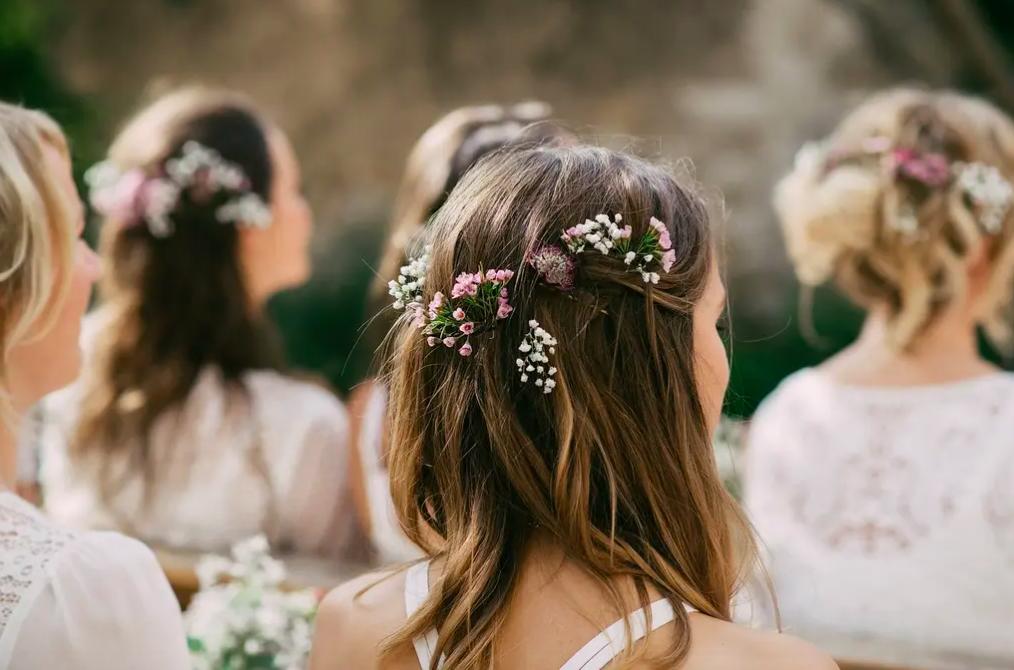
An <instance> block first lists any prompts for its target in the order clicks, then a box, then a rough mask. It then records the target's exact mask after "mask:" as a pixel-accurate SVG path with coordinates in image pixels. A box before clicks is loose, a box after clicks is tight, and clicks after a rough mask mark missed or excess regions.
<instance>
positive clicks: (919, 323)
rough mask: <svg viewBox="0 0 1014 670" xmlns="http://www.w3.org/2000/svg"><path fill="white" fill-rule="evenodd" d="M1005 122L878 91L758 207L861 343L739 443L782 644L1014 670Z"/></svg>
mask: <svg viewBox="0 0 1014 670" xmlns="http://www.w3.org/2000/svg"><path fill="white" fill-rule="evenodd" d="M1012 183H1014V124H1012V122H1011V120H1010V119H1009V118H1008V117H1007V116H1006V115H1004V114H1003V113H1001V112H1000V111H998V110H997V109H996V108H995V107H993V106H992V105H990V104H988V103H987V102H984V101H982V100H979V99H975V98H971V97H967V96H964V95H959V94H957V93H952V92H933V91H922V90H907V89H902V90H891V91H887V92H884V93H881V94H878V95H876V96H874V97H873V98H871V99H870V100H868V101H867V102H865V103H864V104H862V105H861V106H860V107H859V108H858V109H856V110H855V111H854V112H852V113H851V114H850V115H849V116H847V117H846V118H845V120H844V121H842V122H841V124H840V125H839V126H838V128H837V129H836V130H835V131H834V132H833V133H832V134H831V135H830V137H828V138H827V139H826V140H824V141H823V142H821V143H820V144H819V145H814V146H811V147H808V148H807V149H805V150H804V151H803V152H801V154H800V157H799V159H798V160H797V164H796V167H795V169H794V170H793V171H792V172H791V173H790V174H789V175H788V176H786V177H785V179H783V181H782V182H781V184H780V185H779V187H778V190H777V192H776V197H775V203H776V205H777V209H778V212H779V214H780V216H781V219H782V224H783V227H784V231H785V237H786V241H787V244H788V248H789V253H790V255H791V257H792V260H793V262H794V264H795V267H796V270H797V273H798V275H799V278H800V279H801V280H802V281H803V283H805V284H807V285H816V284H820V283H823V282H825V281H833V282H834V283H835V285H836V286H838V287H839V288H840V289H841V290H842V291H844V293H845V294H846V295H848V296H849V297H850V298H852V299H853V300H854V301H855V302H856V303H857V304H859V305H861V306H862V307H864V308H865V309H866V310H867V312H868V316H867V318H866V323H865V326H864V327H863V330H862V333H861V334H860V336H859V338H858V339H857V340H856V341H855V342H854V343H853V344H852V345H851V346H849V347H848V348H847V349H845V350H844V351H843V352H841V353H840V354H838V355H837V356H834V357H833V358H831V359H830V360H828V361H827V362H825V363H824V364H823V365H821V366H819V367H817V368H815V369H808V370H803V371H801V372H799V373H797V374H795V375H793V376H792V377H790V378H789V379H787V380H785V381H784V382H783V383H782V385H781V386H780V387H779V388H778V390H777V391H775V392H774V394H772V396H771V397H770V398H768V399H767V400H766V401H765V403H764V404H763V405H762V407H761V408H760V410H759V411H758V412H757V415H756V417H755V420H754V423H753V429H752V431H751V433H750V444H749V451H748V453H749V467H748V469H747V472H746V475H747V476H746V492H747V498H746V499H747V504H748V507H749V510H750V513H751V515H752V518H753V521H754V523H755V524H756V526H757V529H758V532H759V533H760V535H761V537H763V538H764V540H765V543H766V544H767V546H768V547H769V548H770V550H771V553H772V562H771V565H772V569H773V572H774V578H775V585H776V588H777V593H778V596H779V598H778V601H779V604H780V606H781V613H782V616H783V622H784V623H785V625H786V627H787V628H790V629H791V628H796V629H799V630H807V631H813V632H815V633H817V634H835V635H838V634H840V635H857V636H862V637H866V638H869V637H873V638H876V639H881V640H888V641H894V642H897V643H900V644H903V645H904V644H909V645H912V646H914V647H916V648H931V649H941V650H950V651H959V652H962V651H963V652H972V653H976V654H984V655H992V656H996V657H998V658H1002V659H1003V665H1008V664H1012V663H1014V644H1012V643H1011V638H1010V622H1011V621H1012V620H1014V571H1012V570H1011V561H1014V443H1012V440H1011V434H1012V433H1011V428H1012V426H1014V376H1012V375H1010V374H1007V373H1004V372H1002V371H1000V370H998V369H997V368H995V367H994V366H993V365H992V364H990V363H988V362H987V361H985V360H984V359H983V358H981V357H980V355H979V349H978V346H977V341H976V333H977V331H978V330H980V329H981V330H982V331H984V332H985V334H986V335H987V336H988V337H989V338H990V339H992V341H993V342H994V343H995V344H996V345H998V346H1000V347H1004V348H1006V347H1009V345H1010V344H1011V338H1010V335H1011V330H1010V323H1009V321H1008V320H1007V316H1008V315H1009V308H1010V306H1011V289H1012V287H1014V284H1012V280H1014V211H1012V205H1014V188H1012Z"/></svg>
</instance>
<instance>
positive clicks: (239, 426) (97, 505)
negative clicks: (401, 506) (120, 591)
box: [35, 317, 364, 557]
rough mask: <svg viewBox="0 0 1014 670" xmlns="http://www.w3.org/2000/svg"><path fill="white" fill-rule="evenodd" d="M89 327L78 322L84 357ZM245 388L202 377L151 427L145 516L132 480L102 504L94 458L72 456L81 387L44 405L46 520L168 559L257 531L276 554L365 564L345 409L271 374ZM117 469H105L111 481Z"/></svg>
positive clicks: (211, 373) (209, 372)
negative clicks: (357, 558) (168, 552)
mask: <svg viewBox="0 0 1014 670" xmlns="http://www.w3.org/2000/svg"><path fill="white" fill-rule="evenodd" d="M94 318H95V317H89V319H88V320H86V329H85V337H84V338H83V342H84V346H83V349H84V350H85V352H86V353H87V351H89V346H88V343H89V339H90V337H92V336H94ZM87 326H91V328H88V327H87ZM243 382H244V385H245V388H246V391H247V393H246V394H243V393H239V392H237V391H236V390H235V389H231V388H229V387H228V386H227V385H226V384H225V382H224V380H223V379H222V376H221V374H220V373H219V372H218V371H217V369H214V368H208V369H205V370H204V371H203V372H202V373H201V375H200V376H199V378H198V381H197V383H196V384H195V386H194V388H193V389H192V391H191V393H190V395H189V396H188V397H187V399H186V400H185V401H184V403H183V405H182V407H181V408H179V409H178V410H173V411H171V412H167V413H166V415H164V416H162V417H160V418H159V419H158V420H157V421H156V423H155V425H154V426H153V428H152V430H151V432H150V435H149V439H150V441H151V448H152V453H153V454H154V458H155V459H157V460H156V462H157V463H159V466H158V470H157V480H156V483H155V488H154V489H153V491H154V494H153V495H152V498H151V500H150V502H149V503H148V505H144V504H142V500H143V493H142V486H141V477H140V475H139V474H137V473H136V472H133V473H128V474H127V475H126V479H125V486H124V487H122V488H120V489H118V492H117V493H116V495H115V497H114V498H113V499H112V500H111V501H109V502H107V501H105V500H103V498H102V496H101V495H100V486H99V481H100V474H99V467H98V462H97V461H96V460H95V458H94V456H93V455H92V456H88V457H81V456H76V455H73V454H71V453H70V452H69V448H68V445H69V444H70V443H71V439H72V436H73V434H74V431H75V429H76V424H77V416H78V411H79V405H80V400H81V398H80V395H81V392H82V386H81V384H80V383H78V384H75V385H72V386H70V387H68V388H66V389H63V390H61V391H58V392H57V393H54V394H52V395H50V396H48V397H47V398H46V399H45V400H44V401H43V402H42V404H41V409H40V410H39V413H41V420H40V421H38V422H37V424H36V427H35V434H36V440H37V442H38V449H39V451H40V481H41V483H42V487H43V494H44V500H45V509H46V512H47V513H48V514H49V515H50V516H51V517H52V518H53V519H55V520H56V521H58V522H60V523H63V524H65V525H67V526H70V527H74V528H90V529H113V530H118V531H121V532H125V533H127V534H129V535H132V536H134V537H138V538H140V539H143V540H144V541H145V542H147V543H149V544H156V545H161V546H166V547H170V548H178V549H186V550H195V551H221V550H223V549H225V548H227V547H228V546H229V545H231V544H233V543H235V542H237V541H239V540H242V539H244V538H247V537H249V536H251V535H254V534H257V533H260V532H264V533H266V534H267V535H268V538H269V539H270V540H271V542H272V545H273V546H275V547H279V548H282V549H291V550H294V551H299V552H304V553H315V554H322V555H330V556H338V557H345V556H351V555H353V554H360V555H361V554H362V552H363V551H364V547H363V546H362V545H363V543H364V540H363V539H362V537H361V534H360V533H359V531H358V524H357V523H356V521H355V519H356V517H355V514H354V510H353V508H352V505H351V502H350V501H349V499H348V498H349V495H348V477H349V472H348V434H347V433H348V427H347V418H346V414H345V409H344V407H343V405H342V404H341V402H340V401H339V400H338V399H337V398H336V397H335V396H334V395H333V394H331V393H330V392H329V391H328V390H326V389H324V388H323V387H320V386H318V385H316V384H313V383H309V382H304V381H300V380H297V379H294V378H292V377H288V376H285V375H282V374H279V373H277V372H273V371H254V372H249V373H247V374H246V375H245V376H244V378H243ZM244 395H245V396H246V397H244ZM107 458H108V457H107ZM125 465H126V461H125V459H123V458H122V457H120V458H118V460H115V461H113V462H112V463H111V466H112V467H113V468H114V469H113V472H114V475H116V476H118V473H119V472H122V471H123V468H124V466H125Z"/></svg>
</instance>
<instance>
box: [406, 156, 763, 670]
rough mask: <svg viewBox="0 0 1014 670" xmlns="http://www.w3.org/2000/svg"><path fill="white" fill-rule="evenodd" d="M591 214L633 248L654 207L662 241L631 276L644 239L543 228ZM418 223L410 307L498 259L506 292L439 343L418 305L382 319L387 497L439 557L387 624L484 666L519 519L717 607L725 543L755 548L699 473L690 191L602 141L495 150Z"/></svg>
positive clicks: (694, 234)
mask: <svg viewBox="0 0 1014 670" xmlns="http://www.w3.org/2000/svg"><path fill="white" fill-rule="evenodd" d="M600 215H605V217H601V218H600V219H599V221H601V220H602V219H604V218H606V217H608V218H609V221H615V220H614V219H613V217H614V216H615V215H621V216H622V221H621V223H622V224H623V225H629V226H630V228H629V229H628V230H627V232H626V233H625V234H624V233H623V231H622V230H620V228H618V227H617V228H615V229H614V230H615V231H617V232H616V235H617V237H613V239H614V240H619V241H620V243H629V244H630V245H631V248H637V245H638V244H640V243H641V242H638V240H641V241H642V242H644V241H645V240H649V239H654V240H656V241H657V240H658V239H659V237H658V235H659V233H660V229H659V228H656V227H655V226H661V225H662V224H660V223H658V221H654V222H653V221H652V218H653V217H654V218H655V219H657V220H659V221H662V222H665V223H664V226H665V229H666V232H665V233H664V234H662V237H661V239H662V240H663V246H662V247H659V248H656V247H651V248H652V249H655V251H659V250H660V249H664V248H667V247H666V243H669V242H670V241H671V246H672V249H674V250H675V259H673V264H672V266H671V267H668V263H667V262H663V265H664V266H666V267H665V268H662V267H658V268H656V269H657V271H658V276H656V277H654V278H652V277H651V275H650V271H649V274H648V275H644V274H642V273H641V272H639V271H635V267H636V266H637V265H638V264H640V263H641V258H644V259H645V260H647V259H648V256H647V255H643V256H642V255H641V254H644V253H645V252H643V251H642V252H641V254H639V255H638V257H637V258H636V259H634V260H633V262H631V259H629V258H625V255H624V254H623V253H620V254H619V255H617V253H616V252H615V249H614V250H613V251H611V252H610V253H609V254H608V255H603V254H602V253H600V252H599V251H594V250H592V249H591V248H590V245H591V244H595V243H598V244H601V243H602V242H601V239H599V238H595V237H594V234H592V235H591V236H590V237H588V238H587V240H588V243H589V248H588V249H587V250H585V253H579V254H576V255H571V254H570V253H569V252H568V251H565V250H564V249H563V247H561V246H560V245H561V244H562V242H561V239H562V238H561V235H562V234H563V233H564V231H565V230H567V229H570V228H571V227H572V226H575V225H576V224H582V223H583V222H585V221H586V220H588V219H591V220H593V224H591V225H592V226H593V227H594V226H595V225H597V224H595V223H594V221H595V220H596V217H599V216H600ZM603 225H605V224H603ZM610 225H612V224H610ZM618 225H619V224H617V226H618ZM572 232H574V231H572ZM575 234H576V232H575ZM624 235H626V236H625V237H624ZM652 235H654V236H655V237H650V236H652ZM670 238H671V240H670ZM428 239H429V242H430V243H431V245H432V248H431V251H430V256H429V266H428V271H427V272H426V275H425V282H424V288H425V291H424V292H423V294H422V295H421V296H419V298H420V300H419V304H427V303H429V302H430V301H431V300H433V299H434V298H435V299H436V301H437V304H436V305H433V304H431V305H430V307H431V308H433V307H434V306H436V308H437V312H439V310H440V309H449V308H450V307H455V306H456V305H457V304H464V305H465V308H466V309H469V310H470V311H469V312H468V313H467V317H468V318H472V314H473V312H472V311H471V310H473V309H474V308H473V307H472V306H471V305H472V303H468V302H467V300H468V298H467V297H465V298H462V299H463V300H465V301H466V302H465V303H456V302H454V298H453V296H454V294H455V293H457V294H459V295H465V296H467V294H468V291H469V289H468V286H467V285H468V284H469V282H470V281H471V280H470V279H469V277H468V276H464V277H462V276H460V275H459V273H463V272H472V273H475V272H483V271H485V272H489V271H490V270H507V271H509V272H508V273H507V274H506V275H501V277H502V278H503V279H504V281H503V282H501V285H502V286H503V287H505V288H506V289H507V296H506V298H504V300H505V301H506V302H508V303H509V307H510V308H512V309H509V308H503V309H502V311H497V309H496V307H495V306H494V311H497V316H500V317H502V318H499V319H497V318H495V317H491V318H492V319H493V320H492V321H489V322H486V323H475V324H472V325H469V324H463V325H461V326H460V330H459V331H456V333H457V334H458V337H457V338H456V339H455V340H454V341H450V342H447V343H446V344H447V346H444V344H445V342H443V341H441V340H442V339H443V338H442V337H441V335H447V332H448V331H447V330H446V329H444V330H443V332H442V333H441V332H440V328H439V327H435V326H434V324H435V323H438V322H439V321H440V317H439V315H438V318H437V321H433V320H432V317H433V313H432V312H431V313H430V314H429V315H428V316H429V318H427V316H426V315H423V314H421V313H419V312H417V313H416V315H415V317H413V316H412V315H406V317H405V318H403V319H402V320H401V321H399V323H398V325H397V326H396V328H395V330H394V332H393V333H392V338H393V345H392V349H393V356H392V360H391V363H390V364H391V370H390V384H391V408H390V410H391V426H392V431H393V434H392V451H391V480H392V490H393V494H394V497H395V503H396V507H397V510H398V513H399V517H400V519H401V522H402V524H403V526H404V527H405V529H406V531H407V533H408V535H409V537H410V538H411V539H412V540H414V541H415V542H417V543H419V544H420V545H422V546H423V547H425V548H426V549H427V551H428V553H430V554H431V555H440V556H443V557H444V558H445V559H446V561H445V567H444V570H443V574H442V576H441V577H440V579H439V581H438V583H437V585H436V586H435V588H434V593H435V596H434V597H433V598H431V600H430V602H429V604H428V605H427V606H425V607H424V608H423V610H422V611H421V614H420V615H419V616H416V617H414V618H413V619H412V620H410V622H409V624H408V627H407V628H406V630H404V631H402V632H401V633H400V634H399V636H397V637H396V638H395V642H400V641H404V640H407V639H410V638H411V637H412V636H414V635H417V634H419V633H421V632H423V631H424V630H426V629H427V628H429V627H433V626H436V627H437V628H438V630H439V631H440V645H439V646H440V647H441V648H442V650H443V652H444V653H446V654H447V655H448V660H447V665H448V666H450V667H487V665H488V662H489V659H490V658H491V653H492V643H493V640H494V638H495V636H496V633H497V631H498V629H499V627H500V626H501V625H502V623H503V621H504V617H505V612H506V608H507V605H508V603H509V600H510V596H511V590H512V588H513V586H514V584H515V583H516V577H517V571H518V569H519V566H520V565H521V560H520V559H521V556H522V553H523V551H524V549H525V547H526V545H527V543H528V542H529V540H531V539H532V538H533V536H534V535H535V534H536V533H540V534H542V535H544V536H546V537H548V538H551V540H552V541H554V542H556V543H558V544H559V545H560V546H562V547H563V549H564V550H565V552H566V554H567V555H568V556H569V557H570V558H572V559H573V560H575V561H577V562H578V563H579V564H580V565H581V566H583V567H584V568H585V569H587V570H588V571H589V572H590V573H591V574H592V575H594V576H595V577H597V578H598V579H600V580H602V584H603V586H604V588H606V590H607V591H609V589H610V586H609V584H610V583H609V581H608V578H610V577H612V576H617V575H624V576H632V577H634V578H635V580H636V581H637V583H638V584H639V585H641V586H643V585H645V584H650V585H651V586H653V587H655V588H657V589H658V590H659V591H660V592H661V593H662V594H663V595H665V596H666V597H668V598H670V599H672V600H673V601H676V602H688V603H690V604H692V605H693V606H695V607H697V608H698V609H700V610H701V611H704V612H707V613H709V614H711V615H714V616H718V617H723V618H728V616H729V598H730V596H731V595H732V592H733V589H734V585H735V583H736V580H737V579H738V577H739V571H740V567H741V566H740V564H739V562H738V561H739V560H740V559H742V558H743V557H744V556H747V557H748V556H750V555H752V550H751V548H750V547H737V546H736V545H738V544H739V541H740V540H745V541H746V542H747V543H748V544H749V533H748V532H747V531H746V526H745V524H744V523H743V522H742V520H741V517H740V516H739V512H738V511H737V507H736V505H735V503H734V502H733V501H732V500H731V499H730V497H729V496H728V495H727V494H726V492H725V491H724V489H723V488H722V485H721V482H720V480H719V478H718V476H717V474H716V470H715V465H714V461H713V455H712V450H711V447H710V428H709V425H708V424H709V421H708V420H707V418H706V417H705V412H704V410H703V408H702V403H701V397H700V394H699V392H698V378H697V377H698V375H697V368H696V365H695V360H696V359H695V348H694V327H693V312H694V308H695V303H696V302H697V301H698V300H699V299H700V298H701V296H702V294H703V293H704V290H705V286H706V284H707V282H708V278H709V274H710V272H711V271H712V263H713V252H712V236H711V233H710V229H709V222H708V215H707V210H706V207H705V204H704V202H703V201H702V200H701V199H700V198H699V197H698V196H697V195H696V193H695V191H694V190H693V188H692V187H691V186H689V185H688V184H687V183H683V182H681V181H680V180H677V179H676V178H675V177H674V176H673V174H672V173H671V172H670V171H668V170H666V169H664V168H661V167H657V166H654V165H651V164H649V163H647V162H645V161H642V160H640V159H637V158H634V157H631V156H629V155H626V154H622V153H617V152H612V151H608V150H604V149H599V148H594V147H588V146H569V147H560V146H546V145H543V146H535V147H516V148H506V149H504V150H501V151H498V152H495V153H493V154H491V155H490V156H487V157H485V158H483V159H482V160H481V161H479V163H477V164H476V166H475V167H473V168H472V169H471V170H470V171H469V172H468V173H467V174H466V175H465V177H464V178H463V179H462V181H461V183H460V184H459V185H458V186H457V187H456V188H455V189H454V190H453V192H452V193H451V195H450V197H449V198H448V201H447V202H446V203H445V204H444V206H443V207H442V208H441V209H440V211H439V212H438V213H437V214H436V216H435V218H434V221H433V222H432V224H431V228H430V235H429V238H428ZM596 239H598V241H597V242H596V241H595V240H596ZM624 240H625V242H623V241H624ZM550 245H553V247H552V248H553V249H555V250H552V251H550V252H549V253H548V256H546V255H543V254H545V253H546V250H547V249H549V248H551V247H550ZM644 248H647V247H644ZM567 249H570V251H573V249H571V247H569V246H568V247H567ZM546 258H549V261H548V262H547V263H545V264H543V263H542V262H541V261H540V260H537V259H543V260H544V259H546ZM653 258H654V257H653ZM557 261H558V262H557ZM648 262H649V263H653V262H654V261H653V260H652V261H648ZM572 263H574V264H575V265H572ZM536 266H538V267H540V268H541V269H540V270H539V271H536V269H535V267H536ZM554 268H555V269H554ZM666 269H667V270H668V271H665V270H666ZM510 273H513V274H512V275H511V274H510ZM570 274H573V276H568V275H570ZM646 280H647V281H646ZM653 280H657V282H658V283H651V282H652V281H653ZM455 284H458V285H459V286H458V288H456V289H454V290H453V291H452V286H453V285H455ZM487 284H488V282H487ZM487 284H483V285H482V286H483V287H486V288H483V287H480V288H479V289H478V293H477V295H479V296H482V295H485V294H484V293H483V291H487V292H488V291H489V290H490V289H489V288H488V286H487ZM571 285H572V286H571ZM492 290H493V294H491V295H494V297H495V294H496V292H497V291H499V290H501V289H500V288H498V287H497V284H493V289H492ZM438 292H439V293H440V294H441V295H440V296H437V293H438ZM445 294H447V295H450V296H451V298H448V297H447V295H445ZM501 297H503V296H502V295H501ZM448 300H450V301H451V302H450V307H446V305H448V302H447V301H448ZM441 301H443V302H441ZM500 304H501V306H502V304H503V303H500ZM480 312H481V308H480ZM504 312H506V314H505V313H504ZM463 316H465V315H464V314H461V313H459V314H458V315H457V316H456V317H455V316H447V315H444V317H446V318H459V317H463ZM445 320H446V319H445ZM531 321H537V322H538V327H537V328H536V326H535V324H533V323H530V322H531ZM420 325H421V326H422V327H423V329H422V330H420V329H419V326H420ZM539 329H541V333H542V334H540V332H539ZM468 333H472V334H471V335H470V336H469V337H468V338H467V342H466V343H465V344H462V334H465V335H467V334H468ZM480 333H481V334H480ZM533 335H534V337H533ZM543 335H545V336H543ZM434 336H435V338H434ZM547 337H550V338H555V341H556V343H557V344H555V346H551V345H552V340H550V339H547ZM536 344H543V345H545V346H541V347H539V346H535V345H536ZM533 347H534V348H535V350H536V351H541V352H542V353H543V354H544V355H545V356H546V358H547V359H548V360H545V359H539V358H538V357H534V358H533V357H532V356H531V353H532V351H533ZM462 349H465V350H462ZM463 354H465V355H463ZM529 364H531V365H532V367H531V368H530V367H528V366H529ZM536 366H541V367H536ZM550 379H551V380H552V381H553V382H554V384H555V386H554V384H549V385H548V388H547V385H546V381H547V380H550ZM609 592H610V593H611V594H613V595H614V596H615V593H616V592H615V591H609ZM641 593H642V596H643V595H644V593H643V591H641ZM617 608H618V609H621V607H620V605H619V604H618V603H617ZM681 611H682V610H681ZM684 633H685V634H684V635H682V636H681V637H680V638H679V639H678V640H677V643H676V647H675V649H674V650H673V654H674V657H677V658H678V657H680V656H682V655H683V654H684V653H685V652H686V648H687V646H686V645H687V643H688V638H687V635H688V633H687V632H686V631H684ZM437 655H439V654H437ZM437 655H435V656H434V657H436V656H437Z"/></svg>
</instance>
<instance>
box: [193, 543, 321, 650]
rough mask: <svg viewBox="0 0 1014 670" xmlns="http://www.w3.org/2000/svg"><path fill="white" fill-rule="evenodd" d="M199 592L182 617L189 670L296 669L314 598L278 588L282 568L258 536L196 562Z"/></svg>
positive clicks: (307, 646)
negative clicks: (227, 553)
mask: <svg viewBox="0 0 1014 670" xmlns="http://www.w3.org/2000/svg"><path fill="white" fill-rule="evenodd" d="M197 576H198V579H199V581H200V586H201V588H200V591H199V592H198V593H197V594H196V595H195V596H194V600H193V601H192V602H191V604H190V607H188V608H187V611H186V614H185V615H184V622H185V624H186V629H187V640H188V643H189V645H190V655H191V659H192V660H193V667H194V668H195V670H255V669H256V670H299V669H301V668H305V667H306V662H307V659H308V657H309V653H310V641H311V634H312V630H313V617H314V615H315V614H316V611H317V605H318V598H317V594H316V593H315V592H314V591H313V590H302V591H290V590H285V589H283V588H282V582H283V581H284V579H285V566H284V565H283V564H282V562H281V561H278V560H276V559H274V558H272V557H271V554H270V552H269V548H268V542H267V540H266V539H265V538H264V536H262V535H258V536H256V537H253V538H250V539H248V540H244V541H243V542H240V543H237V544H236V545H235V546H234V547H233V548H232V559H231V560H230V559H227V558H223V557H221V556H207V557H205V558H203V559H202V560H201V561H200V563H199V564H198V566H197Z"/></svg>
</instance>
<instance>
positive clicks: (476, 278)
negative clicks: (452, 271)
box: [451, 272, 482, 298]
mask: <svg viewBox="0 0 1014 670" xmlns="http://www.w3.org/2000/svg"><path fill="white" fill-rule="evenodd" d="M481 281H482V273H479V272H477V273H475V274H474V275H473V274H471V273H470V272H462V273H461V274H459V275H458V278H457V279H455V280H454V288H453V289H452V290H451V297H452V298H460V297H461V296H463V295H475V294H476V292H478V290H479V283H480V282H481Z"/></svg>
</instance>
